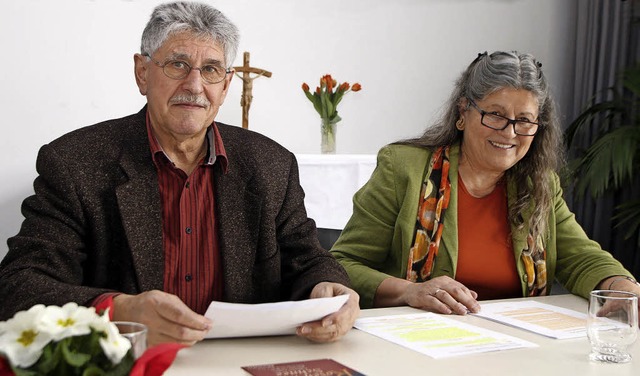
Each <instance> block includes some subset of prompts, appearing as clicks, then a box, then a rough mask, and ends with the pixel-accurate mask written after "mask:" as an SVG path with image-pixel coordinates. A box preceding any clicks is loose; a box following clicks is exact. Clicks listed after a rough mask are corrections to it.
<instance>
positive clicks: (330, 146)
mask: <svg viewBox="0 0 640 376" xmlns="http://www.w3.org/2000/svg"><path fill="white" fill-rule="evenodd" d="M337 125H338V122H337V121H336V122H332V121H329V119H321V120H320V137H321V139H320V152H321V153H322V154H335V153H336V129H337Z"/></svg>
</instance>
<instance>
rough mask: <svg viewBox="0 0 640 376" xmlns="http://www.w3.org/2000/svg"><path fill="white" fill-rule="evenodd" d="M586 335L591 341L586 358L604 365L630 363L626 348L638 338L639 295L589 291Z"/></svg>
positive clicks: (613, 291) (610, 291) (612, 291)
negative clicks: (589, 351) (589, 350)
mask: <svg viewBox="0 0 640 376" xmlns="http://www.w3.org/2000/svg"><path fill="white" fill-rule="evenodd" d="M587 336H588V337H589V342H591V354H590V355H589V359H591V360H593V361H596V362H603V363H627V362H629V361H631V355H630V354H629V351H628V349H629V347H630V346H631V345H632V344H633V343H634V342H635V340H636V338H637V337H638V296H637V295H635V294H633V293H630V292H623V291H615V290H595V291H592V292H591V294H590V297H589V315H588V318H587Z"/></svg>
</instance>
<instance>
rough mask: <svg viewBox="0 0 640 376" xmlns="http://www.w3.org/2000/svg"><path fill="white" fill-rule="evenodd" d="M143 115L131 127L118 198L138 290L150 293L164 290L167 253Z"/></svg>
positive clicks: (122, 161)
mask: <svg viewBox="0 0 640 376" xmlns="http://www.w3.org/2000/svg"><path fill="white" fill-rule="evenodd" d="M141 113H142V116H141V117H140V118H138V120H140V123H138V124H132V125H131V130H132V134H131V137H130V138H129V139H130V140H132V142H131V144H130V145H128V146H127V147H126V148H124V149H123V154H122V155H121V158H120V166H121V168H122V171H123V178H122V179H123V180H122V183H121V184H119V185H118V186H116V197H117V199H118V206H119V210H120V215H121V216H122V223H123V226H124V229H125V235H126V237H127V240H128V243H129V247H130V248H131V253H132V258H133V266H134V269H135V273H136V277H137V280H138V286H137V288H138V290H139V291H148V290H154V289H160V290H161V289H162V288H163V283H164V253H163V250H162V214H161V207H160V193H159V190H158V180H157V174H156V171H155V167H154V165H153V161H152V160H151V154H150V150H149V143H148V141H147V133H146V127H145V123H144V110H143V111H142V112H141Z"/></svg>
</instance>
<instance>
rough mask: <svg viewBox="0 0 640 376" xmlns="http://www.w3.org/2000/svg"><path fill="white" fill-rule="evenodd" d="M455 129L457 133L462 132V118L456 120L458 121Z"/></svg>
mask: <svg viewBox="0 0 640 376" xmlns="http://www.w3.org/2000/svg"><path fill="white" fill-rule="evenodd" d="M456 128H457V129H458V130H459V131H462V130H464V118H460V119H458V121H456Z"/></svg>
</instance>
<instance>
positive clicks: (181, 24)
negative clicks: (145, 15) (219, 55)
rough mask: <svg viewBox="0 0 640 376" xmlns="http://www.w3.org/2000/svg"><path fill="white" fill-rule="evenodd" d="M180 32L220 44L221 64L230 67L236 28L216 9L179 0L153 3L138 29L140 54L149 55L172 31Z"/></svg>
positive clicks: (235, 49)
mask: <svg viewBox="0 0 640 376" xmlns="http://www.w3.org/2000/svg"><path fill="white" fill-rule="evenodd" d="M181 31H188V32H191V33H194V34H196V35H198V36H200V37H203V38H211V39H212V40H214V41H216V42H218V43H220V45H221V46H222V48H223V50H224V59H225V62H224V63H225V65H226V67H227V68H231V66H232V65H233V62H234V61H235V59H236V53H237V51H238V43H239V42H240V34H239V32H238V28H237V27H236V26H235V25H234V24H233V23H232V22H231V21H229V19H228V18H227V17H225V15H224V14H222V12H220V11H219V10H217V9H215V8H213V7H211V6H209V5H206V4H200V3H189V2H182V1H179V2H175V3H167V4H162V5H159V6H157V7H156V8H155V9H154V10H153V13H151V18H150V19H149V22H148V23H147V26H146V27H145V28H144V31H143V32H142V42H141V45H140V53H141V54H142V55H147V56H151V55H152V54H153V53H154V52H155V51H156V50H157V49H158V48H160V46H162V44H163V43H164V42H165V41H166V40H167V38H168V37H169V36H170V35H171V34H172V33H176V32H181Z"/></svg>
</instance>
